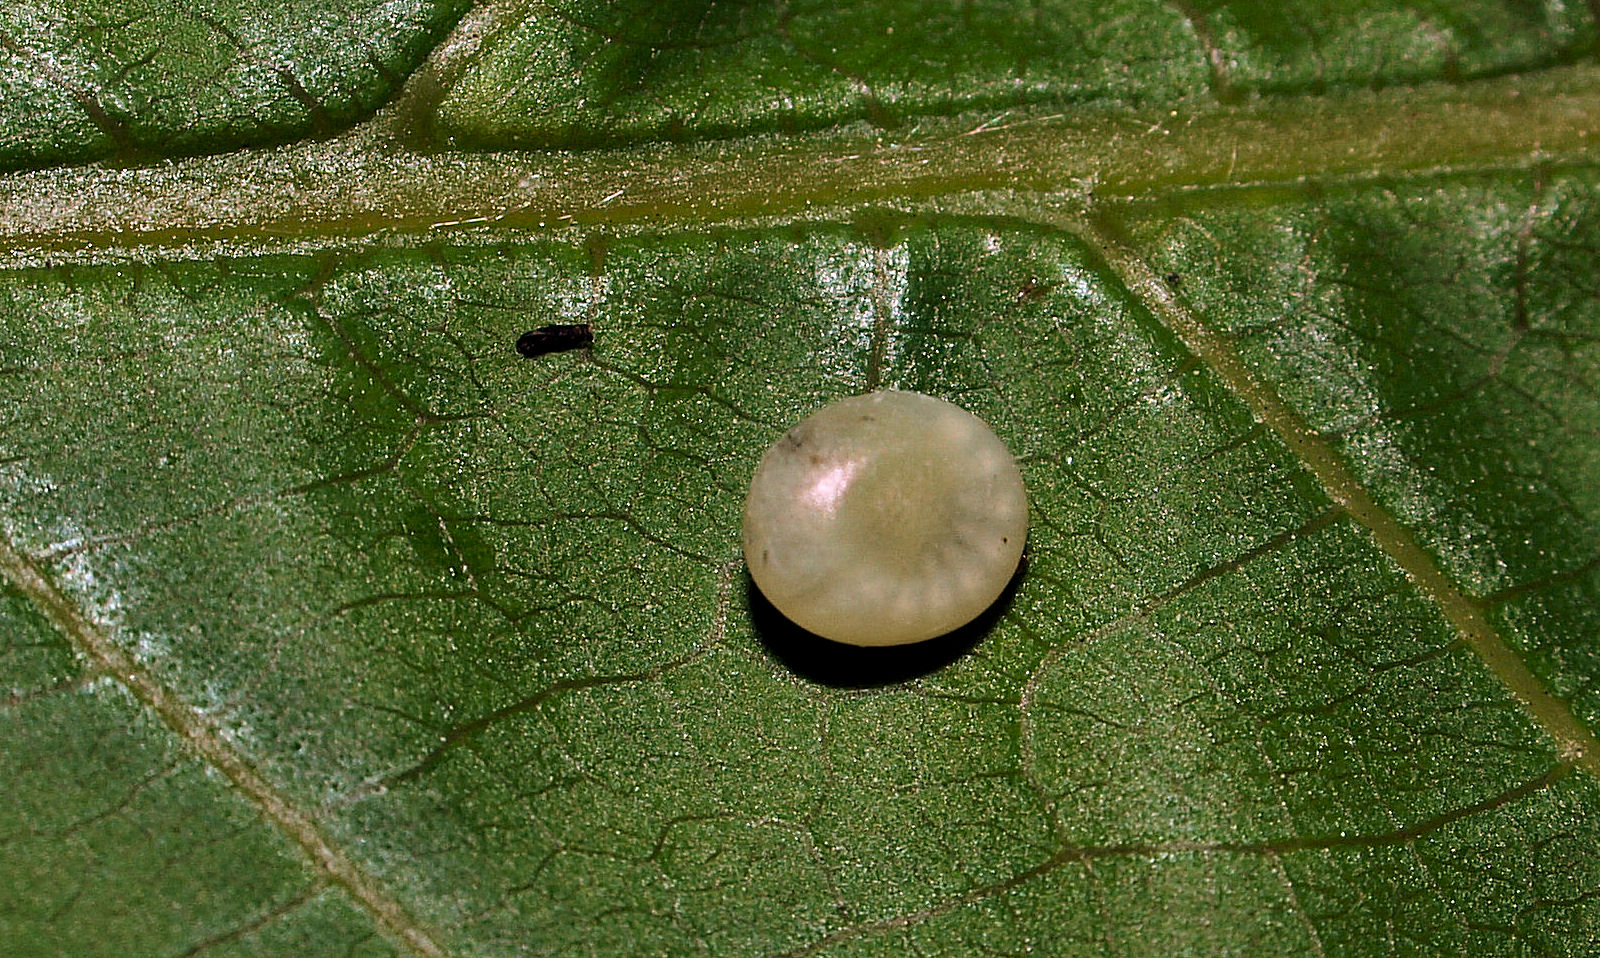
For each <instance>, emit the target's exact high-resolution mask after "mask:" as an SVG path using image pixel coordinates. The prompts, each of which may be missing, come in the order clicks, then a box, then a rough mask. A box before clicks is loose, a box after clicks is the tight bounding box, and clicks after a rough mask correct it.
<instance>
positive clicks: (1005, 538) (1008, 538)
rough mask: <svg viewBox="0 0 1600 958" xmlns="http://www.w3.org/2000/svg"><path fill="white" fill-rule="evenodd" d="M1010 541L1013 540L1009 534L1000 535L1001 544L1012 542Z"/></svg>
mask: <svg viewBox="0 0 1600 958" xmlns="http://www.w3.org/2000/svg"><path fill="white" fill-rule="evenodd" d="M1010 541H1011V538H1010V537H1009V536H1001V537H1000V544H1001V545H1005V544H1006V543H1007V542H1010Z"/></svg>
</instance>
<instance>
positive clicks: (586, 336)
mask: <svg viewBox="0 0 1600 958" xmlns="http://www.w3.org/2000/svg"><path fill="white" fill-rule="evenodd" d="M593 342H594V329H593V328H591V327H590V326H589V324H588V323H571V324H568V323H561V324H557V325H553V326H540V327H539V328H538V329H531V330H529V331H528V332H525V333H523V334H522V335H521V336H520V337H518V338H517V352H519V353H521V354H522V355H524V356H526V357H528V358H529V359H532V358H534V357H535V356H543V355H544V354H545V353H561V352H566V351H567V350H569V349H582V348H583V347H585V346H588V345H590V344H592V343H593Z"/></svg>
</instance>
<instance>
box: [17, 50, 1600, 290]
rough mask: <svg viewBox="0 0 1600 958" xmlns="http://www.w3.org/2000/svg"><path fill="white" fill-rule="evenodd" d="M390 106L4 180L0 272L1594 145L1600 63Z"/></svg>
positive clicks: (1134, 195)
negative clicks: (1473, 72)
mask: <svg viewBox="0 0 1600 958" xmlns="http://www.w3.org/2000/svg"><path fill="white" fill-rule="evenodd" d="M391 120H393V117H391V116H389V115H387V114H386V115H384V116H381V117H379V118H378V119H377V120H375V121H373V123H372V124H369V125H365V126H363V127H360V128H357V129H356V130H355V131H352V132H351V133H349V134H346V135H345V136H342V137H339V138H337V139H333V140H328V141H323V142H313V143H304V144H298V145H294V146H288V147H283V148H279V149H273V150H256V151H242V152H239V153H233V154H227V155H222V156H211V157H198V158H192V159H187V160H181V161H174V162H170V163H165V164H160V165H156V166H149V167H143V168H138V169H118V168H113V167H104V166H88V167H78V168H66V169H52V170H40V171H32V172H25V173H16V174H12V175H10V176H7V177H4V178H0V251H3V252H0V268H5V267H7V266H16V265H25V264H32V263H37V262H39V261H40V260H41V257H43V258H45V259H47V260H48V261H50V262H59V261H64V260H66V259H93V258H94V257H95V256H97V255H104V254H106V253H108V252H113V251H128V250H136V249H146V248H151V247H155V248H175V247H183V246H186V245H191V244H197V243H212V244H215V243H224V244H234V245H239V244H247V245H250V246H252V247H254V248H271V247H274V246H279V247H281V246H283V245H288V244H294V243H303V242H305V241H308V240H328V239H344V238H351V237H369V236H372V235H374V234H382V235H386V236H388V235H394V234H400V235H402V236H420V235H423V234H426V235H429V236H437V235H440V234H450V233H467V234H470V233H473V232H478V233H481V232H484V231H486V230H489V231H500V232H511V233H515V234H518V235H527V234H530V233H540V232H553V231H558V230H563V229H568V228H571V227H573V226H601V227H618V226H626V225H652V224H663V223H666V224H673V225H686V224H687V225H704V224H711V223H729V222H736V221H741V220H744V221H749V220H753V219H759V218H763V217H774V216H784V215H792V214H794V213H796V212H802V211H804V212H806V213H807V215H817V214H818V213H819V212H822V211H826V210H828V209H834V210H846V209H849V208H852V207H859V206H863V205H870V204H877V203H882V204H905V203H915V202H920V201H930V200H937V199H940V198H947V197H951V196H956V195H960V194H969V193H973V192H977V191H985V190H1008V191H1012V192H1013V193H1017V194H1022V195H1043V196H1055V197H1065V198H1067V199H1068V200H1070V201H1072V202H1075V203H1077V204H1079V205H1088V204H1091V203H1098V204H1102V205H1104V204H1106V203H1117V202H1121V201H1126V200H1135V199H1137V200H1140V201H1143V202H1148V201H1150V200H1151V198H1152V197H1160V196H1164V195H1175V194H1190V193H1195V192H1204V191H1217V190H1224V191H1225V190H1232V189H1237V188H1239V187H1245V186H1260V185H1266V184H1282V183H1294V182H1301V181H1304V180H1307V179H1322V180H1338V179H1340V178H1361V177H1369V176H1375V175H1377V176H1398V175H1404V174H1415V173H1438V172H1442V171H1449V170H1462V169H1467V170H1472V169H1494V168H1501V167H1504V166H1507V165H1525V164H1527V163H1530V162H1536V161H1550V160H1557V159H1567V160H1578V161H1583V160H1590V159H1592V149H1593V146H1594V144H1595V143H1597V142H1600V65H1590V64H1583V65H1577V66H1566V67H1555V68H1551V69H1548V70H1544V71H1541V72H1538V73H1535V74H1529V75H1524V76H1511V77H1502V78H1497V79H1492V80H1481V81H1475V82H1472V83H1467V84H1462V85H1458V86H1451V85H1447V84H1430V85H1425V86H1417V87H1406V88H1391V89H1389V90H1385V91H1381V92H1376V93H1373V92H1362V93H1346V94H1341V95H1337V96H1328V97H1319V98H1312V97H1269V98H1264V99H1262V100H1259V101H1255V102H1251V103H1247V104H1243V105H1238V106H1226V105H1220V104H1215V103H1198V102H1196V103H1194V104H1187V105H1184V106H1183V107H1181V108H1179V109H1171V110H1161V111H1155V112H1147V113H1143V114H1111V113H1075V114H1072V115H1070V116H1068V115H1046V114H1043V113H1042V112H1041V111H1037V110H1029V111H1017V112H1016V113H1015V114H1013V115H1010V116H1008V117H1007V118H1006V119H1004V120H1003V121H1001V122H998V123H996V122H991V121H990V120H985V121H984V122H979V121H977V120H974V119H973V118H971V117H965V118H962V117H957V118H931V119H926V120H924V121H923V122H922V123H921V124H919V125H918V126H917V127H914V128H913V129H911V130H909V131H907V132H904V133H899V134H895V135H893V136H890V135H887V134H883V133H881V132H879V131H873V130H871V129H868V128H865V126H864V125H859V124H858V125H856V126H853V127H850V128H847V129H846V130H844V131H833V132H828V133H823V134H816V135H809V136H801V137H792V138H771V137H758V138H752V139H750V140H747V141H739V142H734V143H708V144H697V145H691V146H675V147H647V148H635V149H627V150H617V151H596V152H588V153H558V152H534V153H459V152H439V153H419V152H412V151H409V150H406V149H402V148H397V147H396V145H395V141H394V136H393V133H392V130H391V129H390V127H391V126H392V124H391V123H390V122H389V121H391Z"/></svg>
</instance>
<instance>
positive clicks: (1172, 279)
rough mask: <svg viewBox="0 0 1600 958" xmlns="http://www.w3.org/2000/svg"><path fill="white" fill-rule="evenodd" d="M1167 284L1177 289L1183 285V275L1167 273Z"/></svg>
mask: <svg viewBox="0 0 1600 958" xmlns="http://www.w3.org/2000/svg"><path fill="white" fill-rule="evenodd" d="M1167 285H1168V286H1171V287H1172V288H1173V289H1177V288H1178V287H1179V286H1182V285H1183V277H1182V276H1179V275H1178V274H1177V273H1168V274H1167Z"/></svg>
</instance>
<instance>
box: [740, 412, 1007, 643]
mask: <svg viewBox="0 0 1600 958" xmlns="http://www.w3.org/2000/svg"><path fill="white" fill-rule="evenodd" d="M1027 534H1028V495H1027V492H1026V491H1025V490H1024V489H1023V487H1022V474H1021V472H1019V471H1018V469H1017V464H1016V460H1015V459H1014V458H1013V457H1012V455H1011V452H1010V450H1008V449H1007V448H1006V447H1005V444H1004V443H1002V442H1001V441H1000V439H999V438H998V437H996V436H995V434H994V432H993V430H991V429H990V428H989V427H988V426H987V425H986V424H985V423H984V422H983V420H981V419H979V418H978V417H977V416H974V415H973V414H971V413H969V412H967V411H966V410H964V409H962V408H961V407H960V406H957V405H955V404H953V403H948V402H945V401H944V400H942V399H935V398H933V397H932V396H924V395H922V394H921V393H914V392H900V391H897V390H886V391H884V392H875V393H869V394H868V395H865V396H853V397H851V398H849V399H841V400H839V401H838V402H835V403H831V404H829V405H827V406H824V407H823V408H822V409H820V410H818V411H817V412H815V413H813V414H812V415H811V416H810V417H809V418H807V419H805V420H804V421H803V422H801V423H800V424H799V425H797V426H795V427H794V428H793V429H790V430H789V431H788V432H787V433H785V434H784V435H783V437H782V438H780V439H779V440H778V441H777V442H775V443H773V445H772V447H771V448H770V449H768V450H767V452H766V454H765V455H764V456H762V457H761V464H760V465H759V466H758V467H757V468H756V472H755V477H754V478H753V479H752V480H751V482H750V493H749V495H748V496H747V497H746V499H745V505H744V555H745V561H746V562H748V563H749V566H750V575H751V577H752V578H754V579H755V583H756V585H757V586H758V587H759V588H760V589H761V592H762V594H763V595H765V596H766V597H767V600H768V601H770V602H771V603H772V604H773V606H775V607H776V608H777V609H778V611H779V612H782V613H783V614H784V615H785V616H787V617H788V618H789V619H790V621H792V622H794V623H795V624H796V625H798V626H800V627H801V628H803V629H806V630H808V631H810V632H814V633H816V634H817V635H820V636H822V637H823V638H827V639H833V640H834V641H837V642H847V643H849V644H851V645H903V644H906V643H909V642H920V641H922V640H924V639H931V638H933V637H934V636H938V635H943V634H944V633H946V632H949V631H951V630H952V629H956V628H959V627H960V626H962V625H965V624H966V623H968V622H970V621H972V620H973V619H975V618H977V616H978V615H979V614H980V613H982V612H983V611H984V610H985V609H987V608H988V607H989V606H990V605H991V604H993V603H994V601H995V599H997V598H999V596H1000V593H1001V592H1003V591H1004V590H1005V587H1006V584H1007V583H1008V582H1010V580H1011V577H1012V575H1013V574H1014V573H1015V572H1016V569H1017V563H1018V562H1019V561H1020V560H1021V558H1022V546H1023V542H1024V540H1025V539H1026V538H1027Z"/></svg>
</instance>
